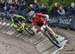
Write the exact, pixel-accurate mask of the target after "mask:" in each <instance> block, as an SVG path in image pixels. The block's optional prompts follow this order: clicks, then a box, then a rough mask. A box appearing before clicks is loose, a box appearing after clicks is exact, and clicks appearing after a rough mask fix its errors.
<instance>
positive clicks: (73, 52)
mask: <svg viewBox="0 0 75 54" xmlns="http://www.w3.org/2000/svg"><path fill="white" fill-rule="evenodd" d="M53 29H54V30H55V31H57V32H58V33H61V34H63V35H65V36H66V38H67V39H68V44H67V45H66V47H64V49H63V50H62V51H61V52H60V54H75V31H71V30H65V29H61V28H53Z"/></svg>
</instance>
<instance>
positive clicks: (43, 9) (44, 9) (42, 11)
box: [40, 4, 48, 14]
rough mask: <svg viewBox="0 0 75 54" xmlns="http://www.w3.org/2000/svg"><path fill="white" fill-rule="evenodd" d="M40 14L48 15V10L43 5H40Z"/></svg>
mask: <svg viewBox="0 0 75 54" xmlns="http://www.w3.org/2000/svg"><path fill="white" fill-rule="evenodd" d="M40 12H41V13H43V14H48V8H47V7H46V6H45V5H44V4H42V7H41V9H40Z"/></svg>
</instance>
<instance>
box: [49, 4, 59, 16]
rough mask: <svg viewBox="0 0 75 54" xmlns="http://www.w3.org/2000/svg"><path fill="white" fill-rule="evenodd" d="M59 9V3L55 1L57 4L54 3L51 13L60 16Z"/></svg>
mask: <svg viewBox="0 0 75 54" xmlns="http://www.w3.org/2000/svg"><path fill="white" fill-rule="evenodd" d="M58 9H59V6H58V3H55V4H54V7H53V8H52V10H51V13H50V15H51V16H58V15H59V13H58Z"/></svg>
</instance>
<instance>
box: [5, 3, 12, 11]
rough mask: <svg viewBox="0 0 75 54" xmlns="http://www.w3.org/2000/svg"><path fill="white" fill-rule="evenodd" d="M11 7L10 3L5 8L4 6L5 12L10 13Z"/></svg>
mask: <svg viewBox="0 0 75 54" xmlns="http://www.w3.org/2000/svg"><path fill="white" fill-rule="evenodd" d="M10 6H11V4H10V3H9V2H6V3H5V6H4V10H5V11H9V10H10Z"/></svg>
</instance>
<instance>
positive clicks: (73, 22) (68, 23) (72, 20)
mask: <svg viewBox="0 0 75 54" xmlns="http://www.w3.org/2000/svg"><path fill="white" fill-rule="evenodd" d="M14 14H19V15H23V16H24V15H25V13H24V12H23V13H22V12H16V13H5V12H0V17H1V18H9V19H10V18H11V17H12V16H13V15H14ZM48 23H49V25H52V26H58V27H64V28H71V29H74V30H75V15H71V16H54V17H52V16H50V18H49V22H48Z"/></svg>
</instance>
